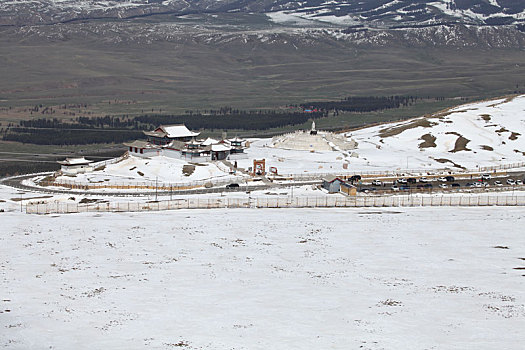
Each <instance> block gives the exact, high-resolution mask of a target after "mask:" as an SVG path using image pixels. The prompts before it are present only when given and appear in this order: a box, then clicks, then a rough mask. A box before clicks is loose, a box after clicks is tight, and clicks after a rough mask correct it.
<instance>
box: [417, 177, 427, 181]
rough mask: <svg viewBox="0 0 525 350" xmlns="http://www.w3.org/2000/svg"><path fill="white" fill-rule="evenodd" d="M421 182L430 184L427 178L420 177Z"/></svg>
mask: <svg viewBox="0 0 525 350" xmlns="http://www.w3.org/2000/svg"><path fill="white" fill-rule="evenodd" d="M419 182H428V179H427V178H426V177H424V176H423V177H420V178H419Z"/></svg>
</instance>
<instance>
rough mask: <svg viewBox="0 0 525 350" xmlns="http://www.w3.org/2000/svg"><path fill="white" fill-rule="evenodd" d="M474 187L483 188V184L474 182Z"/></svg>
mask: <svg viewBox="0 0 525 350" xmlns="http://www.w3.org/2000/svg"><path fill="white" fill-rule="evenodd" d="M472 185H473V187H482V186H483V185H482V184H481V182H474V183H473V184H472Z"/></svg>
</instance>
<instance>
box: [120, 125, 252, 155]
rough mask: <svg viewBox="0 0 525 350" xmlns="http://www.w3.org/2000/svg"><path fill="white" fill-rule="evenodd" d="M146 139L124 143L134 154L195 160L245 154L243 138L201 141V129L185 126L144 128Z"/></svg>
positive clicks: (245, 144)
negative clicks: (150, 129) (199, 136)
mask: <svg viewBox="0 0 525 350" xmlns="http://www.w3.org/2000/svg"><path fill="white" fill-rule="evenodd" d="M144 135H146V137H147V141H140V140H136V141H133V142H126V143H124V145H125V146H127V147H128V152H129V154H131V155H134V156H139V157H151V156H156V155H163V156H166V157H172V158H178V159H189V160H192V161H210V160H223V159H241V158H242V157H245V154H244V150H245V149H246V148H247V142H246V141H245V140H243V139H241V138H238V137H235V138H233V139H223V140H215V139H213V138H209V137H208V138H207V139H205V140H198V139H196V137H197V136H198V135H200V133H199V132H193V131H191V130H189V129H188V128H187V127H186V126H185V125H182V124H180V125H161V126H159V127H158V128H156V129H155V130H153V131H144Z"/></svg>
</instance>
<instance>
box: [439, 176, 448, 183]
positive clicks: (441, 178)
mask: <svg viewBox="0 0 525 350" xmlns="http://www.w3.org/2000/svg"><path fill="white" fill-rule="evenodd" d="M438 181H441V182H446V181H447V178H446V177H444V176H440V177H438Z"/></svg>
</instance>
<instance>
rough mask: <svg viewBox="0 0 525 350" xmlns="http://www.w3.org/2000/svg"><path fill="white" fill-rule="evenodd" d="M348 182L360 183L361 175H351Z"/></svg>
mask: <svg viewBox="0 0 525 350" xmlns="http://www.w3.org/2000/svg"><path fill="white" fill-rule="evenodd" d="M348 181H350V182H352V183H354V182H357V181H361V175H352V176H350V178H349V179H348Z"/></svg>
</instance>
